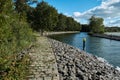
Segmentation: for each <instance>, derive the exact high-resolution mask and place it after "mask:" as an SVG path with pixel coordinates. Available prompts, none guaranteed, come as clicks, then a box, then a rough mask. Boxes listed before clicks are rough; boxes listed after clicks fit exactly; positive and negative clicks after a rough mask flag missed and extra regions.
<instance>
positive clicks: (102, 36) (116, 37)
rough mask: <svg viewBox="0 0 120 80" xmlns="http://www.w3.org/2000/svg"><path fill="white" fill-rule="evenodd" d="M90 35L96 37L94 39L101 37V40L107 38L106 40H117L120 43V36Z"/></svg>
mask: <svg viewBox="0 0 120 80" xmlns="http://www.w3.org/2000/svg"><path fill="white" fill-rule="evenodd" d="M89 35H91V36H94V37H100V38H106V39H111V40H117V41H120V36H115V35H107V34H91V33H89Z"/></svg>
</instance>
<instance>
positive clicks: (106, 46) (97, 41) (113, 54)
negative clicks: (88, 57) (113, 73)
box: [50, 32, 120, 67]
mask: <svg viewBox="0 0 120 80" xmlns="http://www.w3.org/2000/svg"><path fill="white" fill-rule="evenodd" d="M50 37H51V38H54V39H56V40H59V41H61V42H64V43H67V44H70V45H72V46H74V47H77V48H80V49H82V44H83V43H82V39H83V38H86V51H87V52H88V53H90V54H93V55H96V56H98V57H102V58H104V59H106V60H107V61H108V62H109V63H110V64H112V65H113V66H119V67H120V41H115V40H110V39H105V38H98V37H91V36H89V35H87V33H83V32H81V33H77V34H60V35H52V36H50Z"/></svg>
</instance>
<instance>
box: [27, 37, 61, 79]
mask: <svg viewBox="0 0 120 80" xmlns="http://www.w3.org/2000/svg"><path fill="white" fill-rule="evenodd" d="M36 44H37V45H36V47H35V49H33V50H32V52H31V53H30V56H31V60H32V64H31V65H30V72H29V73H30V74H29V76H28V80H59V76H58V70H57V63H56V61H55V56H54V53H53V52H52V48H51V46H50V43H49V41H48V40H47V38H45V37H40V36H39V37H37V42H36Z"/></svg>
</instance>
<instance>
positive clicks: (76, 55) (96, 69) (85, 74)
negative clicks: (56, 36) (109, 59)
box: [50, 39, 120, 80]
mask: <svg viewBox="0 0 120 80" xmlns="http://www.w3.org/2000/svg"><path fill="white" fill-rule="evenodd" d="M50 42H51V44H52V48H53V51H54V53H55V56H56V61H57V66H58V72H59V77H60V80H120V72H119V71H118V70H116V69H115V68H113V67H111V66H110V65H108V64H106V63H105V62H102V61H100V60H98V58H97V57H95V56H93V55H90V54H87V53H85V52H84V51H81V50H80V49H77V48H74V47H72V46H70V45H67V44H65V43H62V42H59V41H56V40H53V39H50Z"/></svg>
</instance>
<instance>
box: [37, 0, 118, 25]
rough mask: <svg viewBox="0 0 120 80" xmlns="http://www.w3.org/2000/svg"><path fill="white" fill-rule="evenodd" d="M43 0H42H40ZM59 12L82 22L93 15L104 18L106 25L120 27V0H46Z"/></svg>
mask: <svg viewBox="0 0 120 80" xmlns="http://www.w3.org/2000/svg"><path fill="white" fill-rule="evenodd" d="M39 1H41V0H39ZM45 1H46V2H48V4H50V5H52V6H53V7H55V8H56V9H57V10H58V12H59V13H63V14H64V15H66V16H70V17H73V18H74V19H75V20H76V21H78V22H80V23H81V24H87V23H89V18H90V17H91V16H92V15H95V16H98V17H102V18H104V25H105V26H109V27H111V26H119V27H120V0H45Z"/></svg>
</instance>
